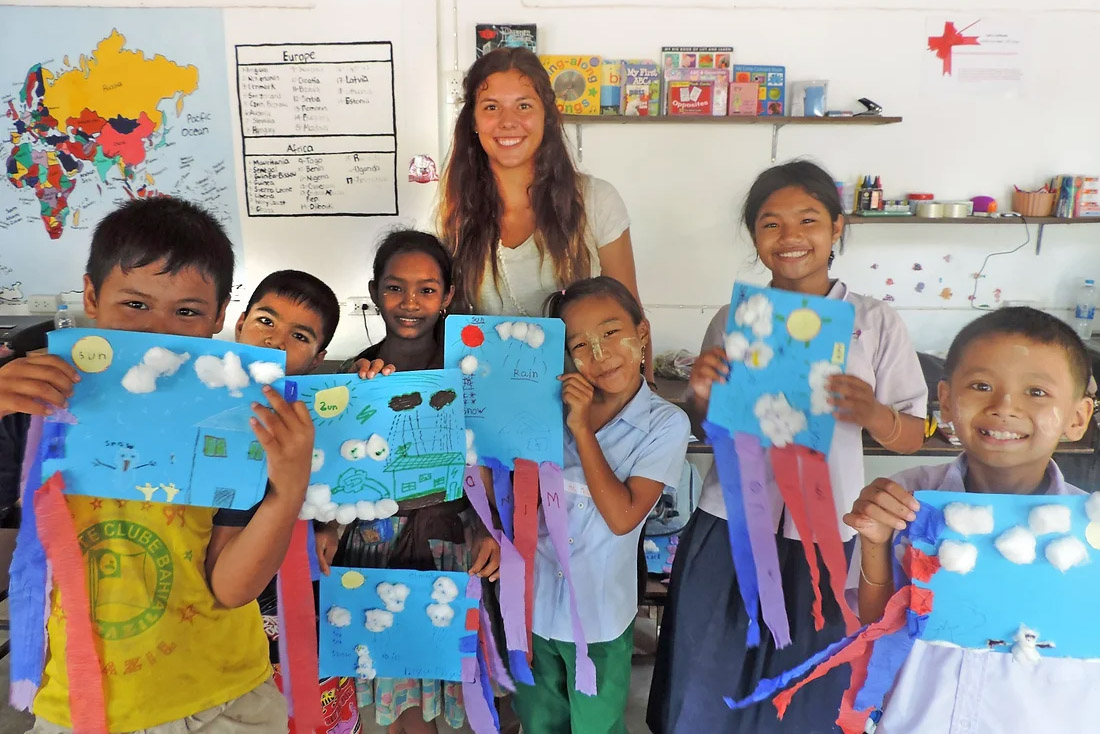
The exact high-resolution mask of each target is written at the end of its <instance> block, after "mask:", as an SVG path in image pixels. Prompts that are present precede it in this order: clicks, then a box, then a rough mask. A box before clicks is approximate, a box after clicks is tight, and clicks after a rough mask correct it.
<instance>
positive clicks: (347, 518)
mask: <svg viewBox="0 0 1100 734" xmlns="http://www.w3.org/2000/svg"><path fill="white" fill-rule="evenodd" d="M357 517H358V515H357V514H356V511H355V505H352V504H347V505H340V507H339V508H338V509H337V510H336V522H338V523H340V524H341V525H351V524H352V523H353V522H355V519H356V518H357Z"/></svg>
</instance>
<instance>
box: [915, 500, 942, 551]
mask: <svg viewBox="0 0 1100 734" xmlns="http://www.w3.org/2000/svg"><path fill="white" fill-rule="evenodd" d="M946 528H947V522H946V521H945V520H944V519H943V513H942V512H941V511H940V510H939V509H938V508H936V507H932V506H931V505H927V504H925V503H923V502H921V503H920V509H919V510H917V519H916V520H914V521H913V522H911V523H909V537H910V539H912V540H919V541H922V542H924V543H930V544H931V545H935V544H936V541H937V540H939V537H940V535H942V534H943V531H944V530H945V529H946Z"/></svg>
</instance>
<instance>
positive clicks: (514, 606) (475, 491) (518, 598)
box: [463, 466, 535, 685]
mask: <svg viewBox="0 0 1100 734" xmlns="http://www.w3.org/2000/svg"><path fill="white" fill-rule="evenodd" d="M463 486H465V488H466V496H467V497H468V498H469V500H470V504H471V505H472V506H473V508H474V511H475V512H476V513H477V516H478V517H479V518H481V522H482V523H484V524H485V527H486V528H488V530H489V532H490V533H491V534H492V536H493V540H495V541H496V542H497V543H498V544H499V545H500V612H501V616H502V617H504V641H505V644H506V645H507V646H508V649H509V650H518V651H520V652H522V653H523V667H522V668H520V669H517V668H516V667H515V666H514V665H513V667H512V674H513V675H515V676H516V679H517V680H519V681H520V682H521V683H526V684H527V685H534V684H535V679H534V676H533V675H532V674H531V669H530V667H529V666H528V665H527V619H526V616H525V608H524V605H525V600H524V589H525V586H524V584H525V582H526V578H525V577H526V574H527V571H526V568H525V567H524V563H523V556H521V555H520V554H519V551H518V550H516V546H515V545H513V544H512V541H511V540H510V539H509V538H508V537H507V536H505V535H504V534H503V533H501V532H500V531H499V530H497V529H496V528H495V527H494V526H493V517H492V515H491V514H490V512H489V496H488V493H487V492H486V490H485V484H484V482H482V480H481V472H480V471H479V470H478V467H476V466H473V467H467V468H466V480H465V482H463ZM494 487H495V484H494ZM508 658H509V660H513V658H512V656H511V655H509V656H508ZM528 680H530V683H528Z"/></svg>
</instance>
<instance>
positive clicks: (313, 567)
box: [306, 520, 321, 581]
mask: <svg viewBox="0 0 1100 734" xmlns="http://www.w3.org/2000/svg"><path fill="white" fill-rule="evenodd" d="M306 557H307V558H309V580H310V581H317V580H318V579H320V578H321V562H320V561H319V560H317V534H316V533H315V532H314V530H313V521H312V520H311V521H310V523H309V530H308V531H307V534H306Z"/></svg>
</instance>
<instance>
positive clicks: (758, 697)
mask: <svg viewBox="0 0 1100 734" xmlns="http://www.w3.org/2000/svg"><path fill="white" fill-rule="evenodd" d="M865 629H867V627H860V628H859V629H858V630H856V631H855V632H854V633H853V634H850V635H848V636H847V637H845V638H844V639H843V640H839V641H837V642H834V643H833V644H831V645H829V646H828V647H826V648H825V649H824V650H822V651H821V652H819V653H817V654H816V655H814V656H813V657H811V658H809V659H808V660H805V661H803V662H802V663H800V664H799V665H797V666H795V667H794V668H791V669H790V670H788V671H786V672H783V673H780V674H779V675H777V676H776V677H774V678H765V679H764V680H762V681H760V682H759V683H757V684H756V690H755V691H753V692H752V693H750V694H749V696H748V697H747V698H742V699H741V700H740V701H735V700H733V699H732V698H730V697H729V696H723V697H722V700H724V701H725V702H726V705H727V706H729V707H730V708H731V709H743V708H745V707H746V706H751V705H752V704H754V703H760V702H761V701H766V700H767V699H769V698H771V697H772V696H773V695H774V694H775V693H777V692H778V691H781V690H783V689H784V688H786V687H787V686H788V685H789V684H790V682H791V681H793V680H794V679H795V678H801V677H802V676H803V675H805V674H806V673H809V672H810V670H812V669H813V668H814V667H816V666H817V665H818V663H822V662H824V661H826V660H828V659H829V658H831V657H832V656H833V655H835V654H837V653H838V652H840V651H841V650H843V649H844V648H846V647H848V645H850V644H852V642H854V641H855V639H856V638H857V637H859V635H860V633H862V632H863V631H864V630H865Z"/></svg>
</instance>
